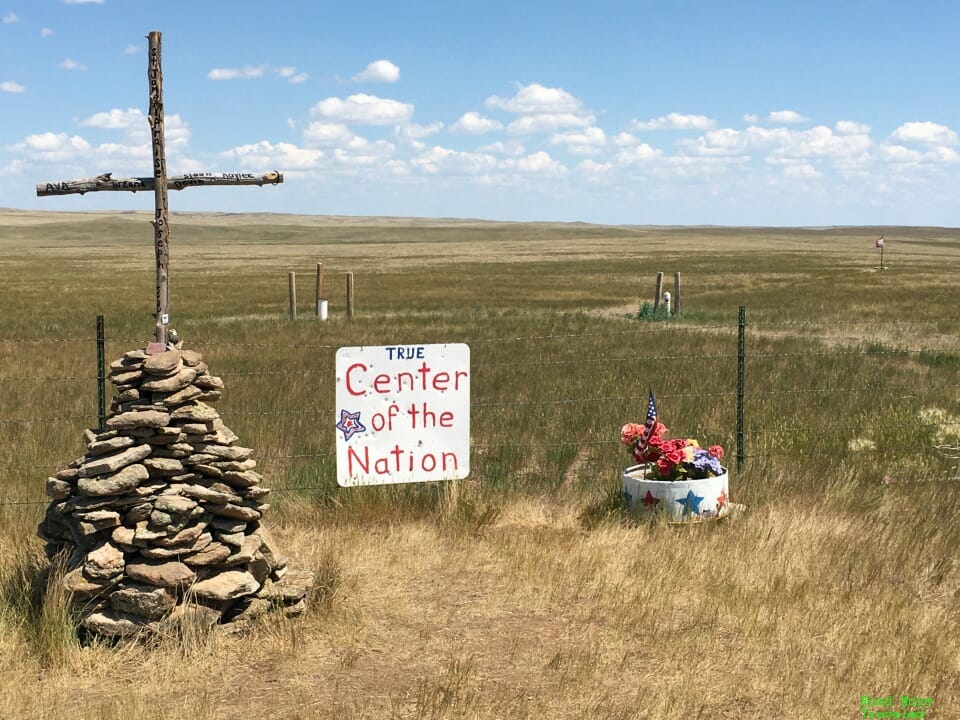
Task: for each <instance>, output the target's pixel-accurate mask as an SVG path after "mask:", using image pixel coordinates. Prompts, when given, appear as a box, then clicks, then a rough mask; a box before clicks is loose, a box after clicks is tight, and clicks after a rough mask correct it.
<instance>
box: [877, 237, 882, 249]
mask: <svg viewBox="0 0 960 720" xmlns="http://www.w3.org/2000/svg"><path fill="white" fill-rule="evenodd" d="M876 247H877V250H883V235H881V236H880V237H878V238H877V242H876Z"/></svg>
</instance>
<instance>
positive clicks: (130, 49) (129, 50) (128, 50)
mask: <svg viewBox="0 0 960 720" xmlns="http://www.w3.org/2000/svg"><path fill="white" fill-rule="evenodd" d="M144 50H146V48H145V47H144V46H143V45H133V44H130V45H127V46H126V47H125V48H124V49H123V54H124V55H139V54H140V53H142V52H143V51H144Z"/></svg>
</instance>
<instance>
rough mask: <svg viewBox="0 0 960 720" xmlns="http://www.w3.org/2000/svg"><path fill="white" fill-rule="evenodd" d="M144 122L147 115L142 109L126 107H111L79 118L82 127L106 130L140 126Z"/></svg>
mask: <svg viewBox="0 0 960 720" xmlns="http://www.w3.org/2000/svg"><path fill="white" fill-rule="evenodd" d="M146 122H147V117H146V116H145V115H144V114H143V111H141V110H140V109H138V108H127V109H126V110H121V109H120V108H113V109H112V110H107V111H105V112H98V113H94V114H93V115H91V116H90V117H88V118H86V119H85V120H81V121H80V124H81V125H83V126H84V127H95V128H101V129H107V130H115V129H123V130H128V129H130V128H139V127H142V126H143V125H144V124H145V123H146Z"/></svg>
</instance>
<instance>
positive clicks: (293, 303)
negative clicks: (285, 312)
mask: <svg viewBox="0 0 960 720" xmlns="http://www.w3.org/2000/svg"><path fill="white" fill-rule="evenodd" d="M287 277H288V278H289V283H288V284H289V290H290V319H291V320H296V319H297V274H296V273H295V272H292V273H289V275H288V276H287Z"/></svg>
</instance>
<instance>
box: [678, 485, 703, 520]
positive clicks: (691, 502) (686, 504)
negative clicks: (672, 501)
mask: <svg viewBox="0 0 960 720" xmlns="http://www.w3.org/2000/svg"><path fill="white" fill-rule="evenodd" d="M702 500H703V497H702V496H700V495H694V494H693V490H688V491H687V496H686V497H683V498H680V499H679V500H677V502H678V503H680V504H681V505H683V514H684V515H686V514H687V513H689V514H691V515H696V514H697V511H698V510H699V509H700V503H701V501H702Z"/></svg>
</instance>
